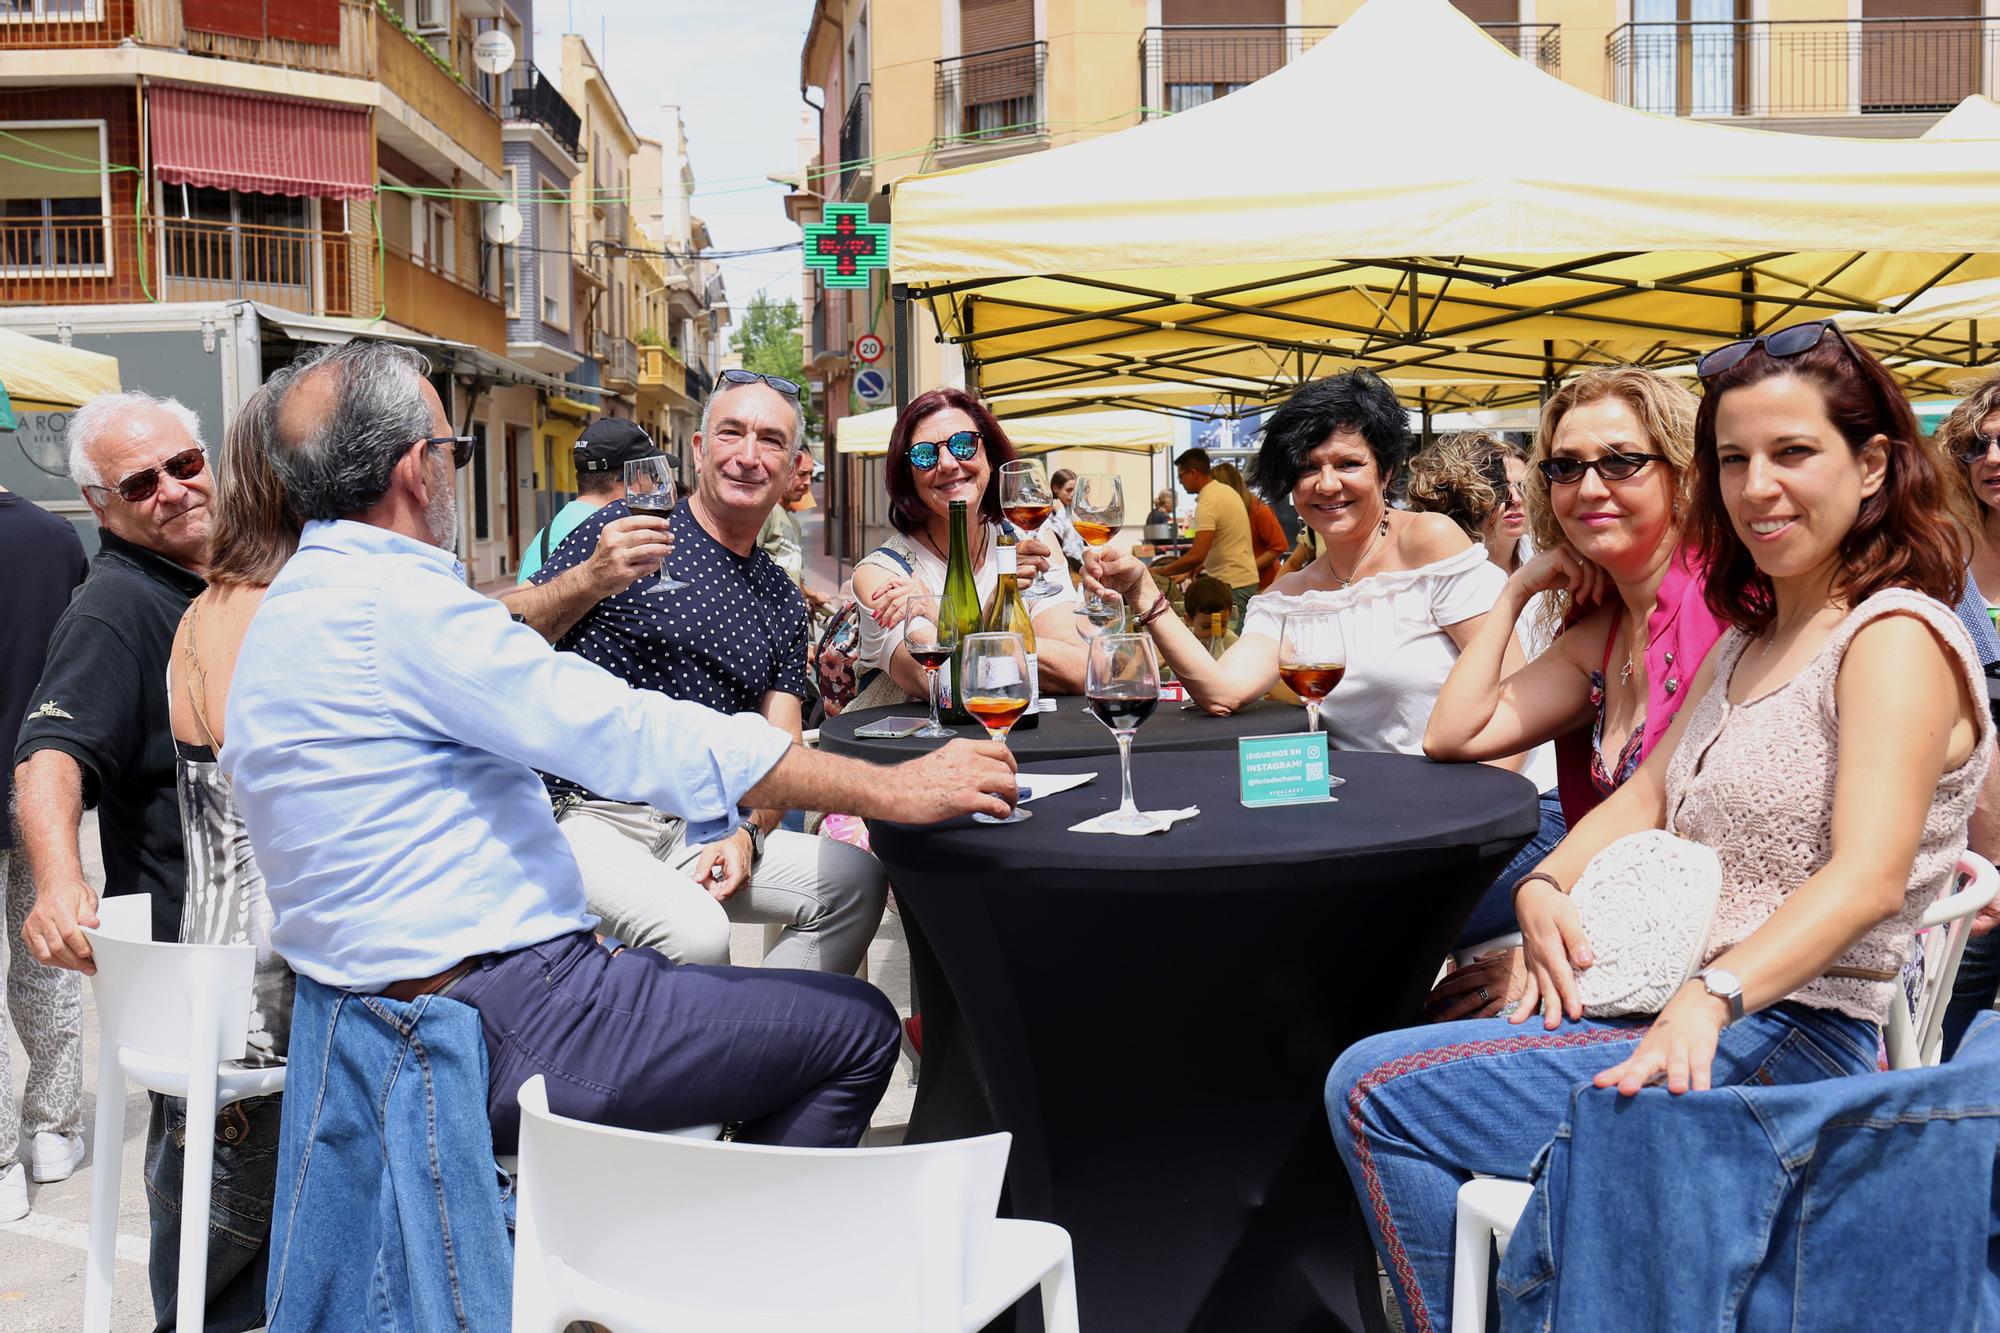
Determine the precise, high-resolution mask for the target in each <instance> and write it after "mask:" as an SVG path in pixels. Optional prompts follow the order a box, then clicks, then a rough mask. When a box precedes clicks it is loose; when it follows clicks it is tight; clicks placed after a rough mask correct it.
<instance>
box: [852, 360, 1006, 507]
mask: <svg viewBox="0 0 2000 1333" xmlns="http://www.w3.org/2000/svg"><path fill="white" fill-rule="evenodd" d="M954 407H955V408H957V409H958V410H959V411H961V412H963V413H965V415H967V416H969V417H971V418H972V428H973V429H974V430H976V431H978V432H979V444H980V448H981V449H983V450H984V451H985V453H986V466H987V468H988V469H989V470H988V472H987V475H986V493H985V494H984V495H982V496H980V497H979V517H980V518H983V519H985V520H986V521H987V522H988V523H998V522H1000V488H999V487H998V486H996V485H995V484H994V478H996V477H998V476H999V475H1000V469H1001V467H1003V466H1004V465H1006V464H1008V463H1011V462H1013V461H1014V457H1015V454H1014V446H1013V444H1012V442H1010V441H1009V440H1008V439H1007V432H1006V431H1004V430H1001V429H1000V423H999V422H998V421H997V420H995V419H994V416H993V413H992V412H990V411H988V410H987V408H986V404H984V403H982V402H980V401H979V399H977V398H976V397H974V396H973V395H971V394H969V393H967V392H966V391H965V390H963V389H951V388H945V389H932V390H931V391H930V392H928V393H920V394H918V395H917V396H916V397H915V398H913V399H911V400H910V405H909V406H908V407H906V408H904V409H903V413H902V415H901V416H899V417H897V418H896V424H895V426H894V428H893V429H891V430H890V432H889V456H888V459H887V461H886V464H885V466H884V469H883V481H884V482H885V483H886V484H887V486H888V488H889V525H890V526H891V527H893V528H895V529H896V531H898V532H900V533H903V534H905V535H907V534H909V533H912V532H915V531H917V530H918V529H919V528H921V527H923V526H924V524H925V523H926V522H928V521H929V519H930V516H931V511H930V508H929V507H928V506H927V505H925V504H924V502H923V498H922V497H921V496H919V495H918V494H917V473H916V469H915V468H913V467H911V466H910V445H911V443H912V442H913V438H912V437H914V436H915V435H916V433H917V426H918V424H919V423H920V422H922V421H923V420H924V418H925V417H928V416H930V415H932V414H933V413H936V412H943V411H945V410H947V409H949V408H954Z"/></svg>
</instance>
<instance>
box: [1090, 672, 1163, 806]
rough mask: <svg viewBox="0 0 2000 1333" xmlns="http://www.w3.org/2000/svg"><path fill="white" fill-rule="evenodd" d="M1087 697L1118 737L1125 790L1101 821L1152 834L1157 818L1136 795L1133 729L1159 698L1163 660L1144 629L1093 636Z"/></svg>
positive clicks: (1120, 765) (1099, 716) (1156, 705)
mask: <svg viewBox="0 0 2000 1333" xmlns="http://www.w3.org/2000/svg"><path fill="white" fill-rule="evenodd" d="M1083 692H1084V698H1085V700H1086V701H1087V702H1088V703H1089V705H1090V712H1091V715H1092V716H1093V717H1095V718H1096V719H1097V720H1098V721H1099V722H1102V723H1103V724H1104V725H1105V726H1106V727H1108V728H1110V730H1111V734H1112V735H1113V736H1115V737H1117V739H1118V773H1119V778H1120V781H1121V784H1122V792H1123V795H1122V797H1121V799H1120V801H1119V804H1118V809H1117V811H1116V812H1115V813H1113V814H1110V815H1106V816H1105V817H1104V818H1103V820H1102V821H1101V822H1102V824H1103V825H1104V826H1105V827H1108V828H1112V829H1132V830H1140V831H1143V832H1147V833H1150V832H1152V831H1153V830H1154V829H1156V828H1158V827H1159V826H1160V825H1159V821H1158V820H1156V819H1154V818H1153V817H1152V816H1151V815H1148V814H1145V813H1143V812H1141V811H1140V809H1139V807H1138V806H1137V805H1136V804H1134V803H1133V800H1132V733H1133V732H1135V731H1137V730H1138V729H1139V725H1140V724H1141V723H1142V722H1144V721H1145V720H1146V719H1147V718H1149V717H1151V716H1152V715H1153V710H1154V709H1155V708H1157V707H1159V703H1160V664H1159V661H1158V659H1156V658H1155V657H1154V656H1153V642H1152V640H1151V639H1150V638H1148V637H1147V636H1146V635H1144V634H1100V635H1098V636H1097V637H1096V638H1094V639H1092V640H1091V641H1090V657H1089V661H1088V662H1087V663H1086V664H1085V666H1084V684H1083Z"/></svg>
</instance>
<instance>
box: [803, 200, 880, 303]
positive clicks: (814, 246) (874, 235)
mask: <svg viewBox="0 0 2000 1333" xmlns="http://www.w3.org/2000/svg"><path fill="white" fill-rule="evenodd" d="M805 231H806V267H807V268H816V269H818V270H819V271H820V276H821V277H822V278H823V279H824V280H825V282H826V285H827V286H829V287H866V286H867V285H868V271H869V270H870V269H877V268H887V267H889V226H888V224H887V223H884V222H870V221H869V220H868V205H866V204H828V205H827V206H826V208H825V210H824V211H823V212H822V214H821V216H820V221H819V222H817V223H811V224H808V225H807V227H806V229H805Z"/></svg>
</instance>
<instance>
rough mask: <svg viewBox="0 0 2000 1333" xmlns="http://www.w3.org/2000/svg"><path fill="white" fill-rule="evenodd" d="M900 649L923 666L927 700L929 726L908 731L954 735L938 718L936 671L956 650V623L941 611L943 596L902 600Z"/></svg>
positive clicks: (924, 595)
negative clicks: (929, 702)
mask: <svg viewBox="0 0 2000 1333" xmlns="http://www.w3.org/2000/svg"><path fill="white" fill-rule="evenodd" d="M903 648H904V650H905V651H907V652H908V653H909V654H910V656H911V657H912V658H914V659H915V661H916V664H917V665H918V666H920V667H922V668H923V669H924V693H925V694H927V695H929V696H930V701H931V723H930V725H929V726H927V727H925V728H924V729H923V730H921V731H913V732H911V733H910V734H911V735H912V736H935V737H938V738H940V739H949V738H951V737H955V736H957V735H958V733H957V732H955V731H953V730H952V729H951V728H950V727H947V726H945V725H944V724H943V723H941V722H939V721H938V687H937V674H938V672H939V671H941V670H943V669H944V664H945V663H946V662H949V661H950V660H951V655H952V654H953V653H954V652H957V651H958V622H957V621H955V620H953V619H952V618H951V617H949V616H947V615H945V614H944V598H942V597H939V596H937V595H936V594H934V593H927V592H919V593H911V594H910V595H909V596H908V597H905V598H904V599H903Z"/></svg>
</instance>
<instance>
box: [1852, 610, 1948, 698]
mask: <svg viewBox="0 0 2000 1333" xmlns="http://www.w3.org/2000/svg"><path fill="white" fill-rule="evenodd" d="M1956 660H1957V654H1956V653H1955V652H1954V651H1953V650H1952V649H1951V647H1950V646H1948V645H1947V644H1946V642H1945V639H1944V636H1943V633H1942V632H1941V631H1940V630H1939V629H1938V628H1937V627H1936V626H1934V625H1932V624H1931V623H1930V622H1929V621H1927V620H1925V619H1924V618H1923V617H1922V616H1920V615H1918V614H1916V613H1915V612H1912V611H1888V612H1885V613H1884V614H1882V615H1879V616H1877V617H1875V618H1874V619H1873V620H1870V621H1869V622H1868V623H1867V624H1865V625H1863V626H1862V627H1861V628H1860V629H1858V630H1856V631H1854V638H1853V639H1852V640H1851V641H1849V643H1848V645H1847V651H1846V653H1845V654H1843V655H1842V657H1841V661H1840V675H1841V678H1842V683H1845V682H1846V680H1847V678H1848V676H1849V673H1850V672H1855V673H1858V674H1860V675H1862V676H1866V677H1871V678H1874V679H1877V680H1880V681H1883V682H1894V681H1896V680H1897V679H1898V678H1899V677H1906V676H1907V673H1909V672H1912V671H1922V672H1926V673H1932V672H1936V673H1944V674H1945V675H1952V674H1955V671H1954V663H1955V662H1956Z"/></svg>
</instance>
